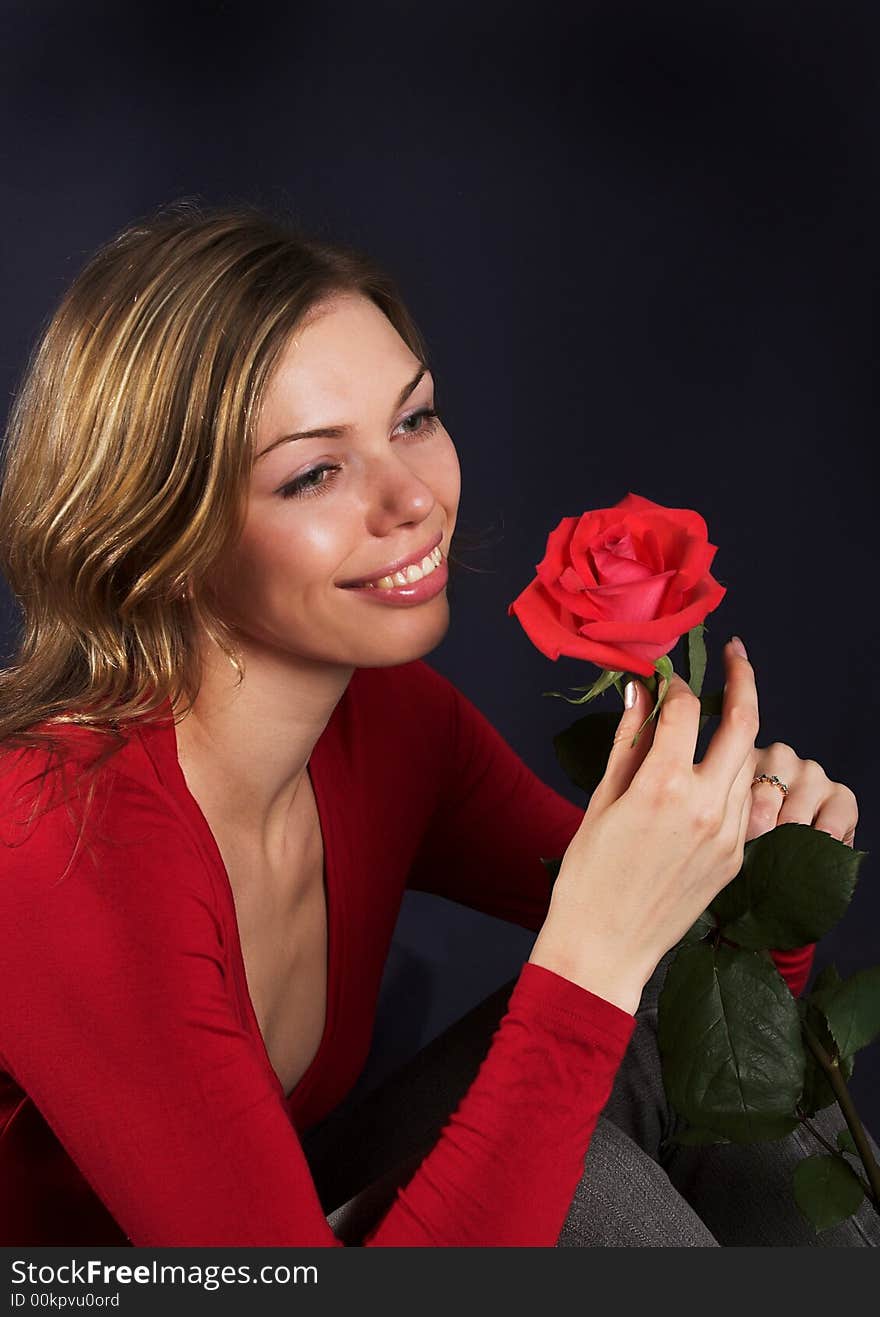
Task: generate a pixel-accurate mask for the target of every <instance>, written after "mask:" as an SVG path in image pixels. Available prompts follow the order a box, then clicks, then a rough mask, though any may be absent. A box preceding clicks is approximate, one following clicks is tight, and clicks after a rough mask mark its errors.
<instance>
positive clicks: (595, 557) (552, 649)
mask: <svg viewBox="0 0 880 1317" xmlns="http://www.w3.org/2000/svg"><path fill="white" fill-rule="evenodd" d="M716 549H717V546H716V545H714V544H710V543H709V539H708V531H707V529H706V523H705V521H704V520H703V518H702V517H701V516H700V514H699V513H698V512H694V511H693V510H692V509H690V508H666V507H663V506H662V505H661V504H659V503H653V502H652V501H651V500H650V499H648V498H642V496H641V495H640V494H633V493H628V494H627V495H626V496H625V497H624V498H622V499H621V500H620V502H619V503H617V504H615V506H614V507H610V508H599V509H598V510H597V511H594V512H584V513H582V514H581V516H579V517H563V519H562V521H560V523H559V525H558V526H557V527H556V529H555V530H554V531H551V533H550V535H549V536H548V538H547V547H546V551H545V553H544V557H543V559H542V560H541V562H539V563H538V565H537V567H536V571H537V576H536V577H535V579H534V580H533V581H531V582H530V584H529V585H527V586H526V588H525V589H524V590H523V591H522V593H521V594H520V595H518V596H517V598H516V599H514V601H513V603H512V604H510V606H509V608H508V610H507V612H508V615H509V616H514V617H516V618H517V619H518V620H519V622H520V625H521V626H522V628H523V630H524V631H525V633H526V635H527V636H528V637H529V639H530V640H531V641H532V643H533V644H534V645H535V646H536V648H537V649H539V650H540V651H541V653H542V654H546V655H547V657H548V658H551V659H558V658H559V656H560V654H565V655H568V656H569V657H571V658H580V659H587V660H588V661H589V662H590V663H595V664H597V665H598V666H599V667H600V668H603V669H605V668H610V669H613V670H616V671H621V672H633V673H638V674H640V675H642V676H645V677H650V676H652V675H653V674H654V671H655V668H654V663H655V660H656V659H658V658H660V657H661V656H662V655H664V654H668V653H669V651H670V650H671V649H672V648H673V646H674V645H675V644H676V643H677V641H678V640H679V639H680V638H681V636H683V635H684V634H685V632H687V631H690V630H691V628H692V627H695V626H697V624H698V623H700V622H702V621H703V619H704V618H705V617H706V615H707V614H708V613H711V612H712V610H713V609H715V608H717V607H718V605H719V604H720V602H721V600H722V599H723V598H724V596H725V594H726V593H727V590H726V588H725V587H724V586H723V585H719V583H718V582H717V581H716V580H715V579H714V577H713V576H712V575H711V574H710V572H709V567H710V565H711V563H712V559H713V558H714V557H715V553H716Z"/></svg>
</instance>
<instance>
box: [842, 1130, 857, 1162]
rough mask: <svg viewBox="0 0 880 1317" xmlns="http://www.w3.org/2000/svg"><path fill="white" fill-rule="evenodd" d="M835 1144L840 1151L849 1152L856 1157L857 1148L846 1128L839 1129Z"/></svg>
mask: <svg viewBox="0 0 880 1317" xmlns="http://www.w3.org/2000/svg"><path fill="white" fill-rule="evenodd" d="M837 1146H838V1148H839V1149H840V1151H841V1152H851V1153H852V1154H853V1156H854V1157H858V1155H859V1150H858V1148H857V1147H856V1143H855V1139H854V1138H853V1136H852V1134H851V1133H850V1131H849V1130H848V1129H845V1130H841V1131H840V1133H839V1134H838V1136H837Z"/></svg>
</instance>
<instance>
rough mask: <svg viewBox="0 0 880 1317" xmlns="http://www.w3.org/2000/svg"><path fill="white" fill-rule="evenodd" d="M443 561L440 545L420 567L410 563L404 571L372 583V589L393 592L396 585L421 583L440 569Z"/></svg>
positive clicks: (425, 558)
mask: <svg viewBox="0 0 880 1317" xmlns="http://www.w3.org/2000/svg"><path fill="white" fill-rule="evenodd" d="M442 561H443V553H442V550H441V548H440V545H439V544H438V545H437V547H436V549H433V550H432V551H431V552H430V553H429V554H428V555H427V556H426V557H424V558H423V559H422V561H421V563H420V564H419V565H416V564H415V563H410V565H409V567H406V568H404V569H403V570H402V571H399V572H395V573H394V574H393V575H392V576H383V577H381V578H380V579H379V580H378V581H375V582H370V585H371V588H372V589H379V590H393V589H394V587H395V586H396V585H411V584H412V583H413V581H420V580H421V579H422V577H423V576H430V574H431V572H433V571H434V569H435V568H436V567H439V566H440V564H441V562H442Z"/></svg>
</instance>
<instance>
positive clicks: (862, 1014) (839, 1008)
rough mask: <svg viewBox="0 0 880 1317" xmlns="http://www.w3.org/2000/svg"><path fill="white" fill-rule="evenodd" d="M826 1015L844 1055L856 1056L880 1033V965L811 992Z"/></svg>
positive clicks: (839, 1048) (815, 1001)
mask: <svg viewBox="0 0 880 1317" xmlns="http://www.w3.org/2000/svg"><path fill="white" fill-rule="evenodd" d="M810 1000H811V1002H813V1004H814V1005H816V1006H817V1007H818V1008H819V1009H820V1010H821V1012H822V1014H823V1015H824V1016H825V1020H826V1022H827V1024H828V1028H829V1029H830V1031H831V1035H832V1037H833V1038H834V1041H835V1042H836V1043H837V1047H838V1050H839V1052H840V1055H841V1056H842V1057H844V1056H853V1055H854V1053H856V1052H858V1051H859V1049H860V1048H862V1047H867V1046H868V1044H869V1043H871V1042H873V1041H874V1039H875V1038H876V1037H877V1034H878V1033H880V965H875V966H873V968H871V969H861V970H859V971H858V973H857V974H853V975H852V977H851V978H848V979H844V981H843V982H842V983H838V984H834V985H831V986H829V987H825V988H822V989H820V990H816V989H814V990H813V992H811V993H810Z"/></svg>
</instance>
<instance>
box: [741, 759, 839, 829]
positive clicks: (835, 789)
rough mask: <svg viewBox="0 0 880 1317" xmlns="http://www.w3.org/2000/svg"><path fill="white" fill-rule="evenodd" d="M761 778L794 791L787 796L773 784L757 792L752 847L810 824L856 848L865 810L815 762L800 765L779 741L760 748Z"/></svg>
mask: <svg viewBox="0 0 880 1317" xmlns="http://www.w3.org/2000/svg"><path fill="white" fill-rule="evenodd" d="M755 750H756V751H757V756H758V758H757V766H756V768H755V776H756V777H757V776H758V775H759V774H761V773H767V774H768V775H769V776H775V777H778V778H779V779H780V780H781V781H782V782H784V783H785V784H786V786H787V787H788V793H787V794H786V793H785V792H783V791H781V790H780V789H779V787H777V786H774V785H773V783H772V782H756V783H755V784H754V786H753V787H752V807H751V812H750V814H749V823H748V828H747V829H746V841H751V840H752V839H753V838H754V837H760V836H762V835H763V833H765V832H770V831H771V830H772V829H773V828H776V827H778V826H779V825H780V824H781V823H808V824H811V825H812V826H813V827H814V828H819V829H820V831H822V832H827V833H828V834H829V835H830V836H832V837H835V838H836V839H837V840H838V841H842V842H845V843H846V845H847V846H853V845H854V843H855V835H856V824H857V823H858V821H859V808H858V802H857V800H856V797H855V793H854V792H853V791H851V790H850V788H849V787H848V786H844V784H843V783H842V782H832V781H831V779H830V778H829V777H827V775H826V774H825V771H824V769H823V768H822V766H821V764H817V763H816V761H815V759H799V758H798V756H797V755H796V754H795V752H794V750H792V748H791V746H790V745H785V744H784V743H783V742H782V741H774V742H773V744H772V745H768V746H766V747H762V746H756V747H755Z"/></svg>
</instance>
